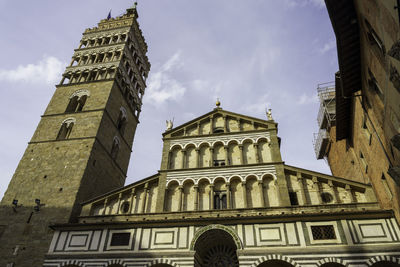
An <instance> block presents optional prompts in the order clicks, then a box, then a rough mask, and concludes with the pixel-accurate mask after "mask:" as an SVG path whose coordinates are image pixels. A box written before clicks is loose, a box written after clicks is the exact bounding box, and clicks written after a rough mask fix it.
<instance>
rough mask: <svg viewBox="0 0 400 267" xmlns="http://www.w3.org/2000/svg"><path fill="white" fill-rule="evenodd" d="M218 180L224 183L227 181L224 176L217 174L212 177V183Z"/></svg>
mask: <svg viewBox="0 0 400 267" xmlns="http://www.w3.org/2000/svg"><path fill="white" fill-rule="evenodd" d="M220 180H222V181H224V183H226V182H227V180H226V178H225V177H224V176H217V177H215V178H214V179H212V184H215V182H218V181H220Z"/></svg>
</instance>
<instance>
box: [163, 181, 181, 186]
mask: <svg viewBox="0 0 400 267" xmlns="http://www.w3.org/2000/svg"><path fill="white" fill-rule="evenodd" d="M174 183H177V184H178V185H181V184H180V183H179V181H178V180H175V179H173V180H169V181H168V182H167V184H166V185H165V186H166V188H168V187H169V186H170V185H171V184H174Z"/></svg>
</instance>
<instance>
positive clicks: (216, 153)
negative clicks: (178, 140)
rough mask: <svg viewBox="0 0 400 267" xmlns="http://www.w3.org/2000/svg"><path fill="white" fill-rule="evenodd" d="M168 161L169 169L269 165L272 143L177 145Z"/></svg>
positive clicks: (245, 141) (173, 147)
mask: <svg viewBox="0 0 400 267" xmlns="http://www.w3.org/2000/svg"><path fill="white" fill-rule="evenodd" d="M168 160H169V162H168V167H169V169H186V168H201V167H216V166H227V165H243V164H256V163H267V162H272V160H273V159H272V151H271V148H270V142H269V140H268V139H267V138H265V137H263V138H259V139H257V141H256V142H254V140H252V139H245V140H243V141H242V142H240V141H238V140H231V141H229V142H227V144H225V143H224V142H222V141H216V142H214V143H211V144H210V143H207V142H203V143H201V144H199V145H196V144H193V143H190V144H186V145H185V146H184V147H183V146H181V145H178V144H176V145H174V146H172V147H171V149H170V151H169V157H168Z"/></svg>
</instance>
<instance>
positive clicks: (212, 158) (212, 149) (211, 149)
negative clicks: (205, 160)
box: [210, 147, 214, 167]
mask: <svg viewBox="0 0 400 267" xmlns="http://www.w3.org/2000/svg"><path fill="white" fill-rule="evenodd" d="M213 166H214V148H213V147H210V167H213Z"/></svg>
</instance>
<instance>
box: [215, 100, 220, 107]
mask: <svg viewBox="0 0 400 267" xmlns="http://www.w3.org/2000/svg"><path fill="white" fill-rule="evenodd" d="M215 105H216V106H217V108H219V106H221V102H220V101H219V98H217V102H215Z"/></svg>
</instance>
